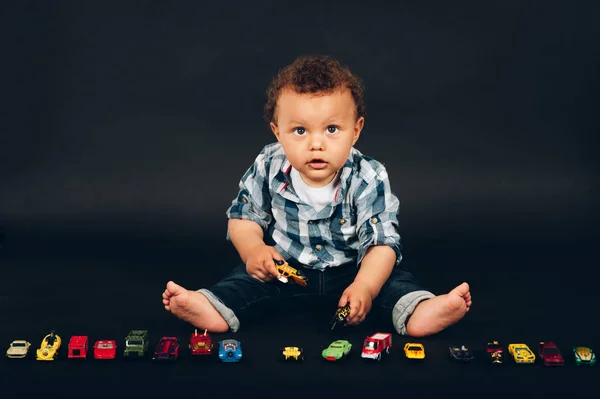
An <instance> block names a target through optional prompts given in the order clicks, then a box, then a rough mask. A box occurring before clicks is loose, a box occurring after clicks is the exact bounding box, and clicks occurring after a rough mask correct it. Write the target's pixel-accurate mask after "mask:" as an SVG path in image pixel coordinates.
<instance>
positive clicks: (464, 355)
mask: <svg viewBox="0 0 600 399" xmlns="http://www.w3.org/2000/svg"><path fill="white" fill-rule="evenodd" d="M448 350H449V351H450V357H451V358H452V359H454V360H458V361H461V362H468V361H471V360H473V358H474V357H475V356H473V352H471V350H470V349H469V348H468V347H467V346H466V345H452V346H450V347H449V348H448Z"/></svg>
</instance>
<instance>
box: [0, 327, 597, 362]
mask: <svg viewBox="0 0 600 399" xmlns="http://www.w3.org/2000/svg"><path fill="white" fill-rule="evenodd" d="M88 342H89V339H88V337H87V336H72V337H71V339H70V340H69V344H68V358H69V359H86V358H87V356H88V349H89V348H88ZM148 342H149V341H148V330H131V331H130V332H129V334H128V335H127V336H126V338H125V348H124V349H123V357H124V358H131V357H134V358H143V357H145V356H146V352H147V349H148ZM61 343H62V340H61V337H60V336H59V335H57V334H56V333H55V332H54V331H52V332H50V334H48V335H46V336H45V337H44V338H43V340H42V343H41V345H40V348H39V349H37V350H36V359H37V360H54V359H56V357H57V356H58V350H59V349H60V347H61ZM30 346H31V344H30V343H29V342H27V341H25V340H16V341H13V342H12V343H11V345H10V347H9V348H8V350H7V352H6V355H7V356H8V357H9V358H24V357H26V356H27V354H28V352H29V348H30ZM180 346H181V345H180V342H179V339H178V338H177V337H167V336H165V337H162V338H161V339H160V340H159V343H158V345H157V346H156V349H155V351H154V353H153V355H152V359H153V360H176V359H177V358H178V356H179V350H180ZM188 347H189V350H190V353H191V354H192V355H193V356H203V355H210V354H212V353H213V343H212V341H211V338H210V335H208V333H207V332H206V331H204V333H203V334H199V333H198V331H197V330H195V331H194V333H192V334H191V335H190V340H189V344H188ZM391 349H392V334H390V333H383V332H378V333H375V334H373V335H371V336H368V337H366V338H365V340H364V342H363V346H362V350H361V357H362V358H363V359H372V360H376V361H380V360H381V359H382V358H383V357H384V356H387V355H390V354H391ZM403 349H404V355H405V357H406V358H407V359H413V360H422V359H425V347H424V346H423V344H421V343H418V342H407V343H405V344H404V348H403ZM351 350H352V344H351V343H350V342H349V341H347V340H336V341H333V342H332V343H331V344H329V346H327V347H326V348H325V349H323V350H322V352H321V357H322V359H323V360H325V361H328V362H337V361H340V360H343V359H345V358H347V357H348V355H349V354H350V352H351ZM448 351H449V355H450V358H451V359H454V360H456V361H460V362H469V361H471V360H473V359H474V358H475V356H474V354H473V352H472V351H471V349H470V348H469V347H468V346H467V345H464V344H463V345H451V346H449V347H448ZM485 353H486V354H487V355H488V356H489V359H490V360H491V363H492V364H495V365H498V364H502V363H503V362H504V350H503V348H502V346H501V345H500V343H499V342H498V341H489V342H488V343H487V344H486V345H485ZM508 354H509V355H510V356H511V357H512V359H513V360H514V362H515V363H517V364H531V363H535V361H536V354H535V353H534V352H533V351H532V350H531V349H530V348H529V347H528V346H527V345H526V344H522V343H512V344H509V345H508ZM537 355H538V356H539V358H540V359H541V360H542V362H543V364H544V365H546V366H562V365H563V364H564V358H563V356H562V354H561V352H560V350H559V348H558V347H557V346H556V344H554V343H553V342H540V343H539V344H538V351H537ZM93 356H94V358H95V359H114V358H116V356H117V343H116V341H115V340H98V341H96V342H95V344H94V346H93ZM573 356H574V359H575V364H577V365H590V366H593V365H594V364H595V363H596V356H595V354H594V352H593V350H592V349H591V348H589V347H587V346H574V347H573ZM218 357H219V359H220V360H221V361H223V362H239V361H240V360H241V359H242V345H241V342H239V341H237V340H235V339H225V340H222V341H220V342H219V347H218ZM279 358H280V359H281V360H284V361H303V360H304V350H303V349H302V348H301V347H297V346H286V347H284V348H282V349H281V350H280V352H279Z"/></svg>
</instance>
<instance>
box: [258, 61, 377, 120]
mask: <svg viewBox="0 0 600 399" xmlns="http://www.w3.org/2000/svg"><path fill="white" fill-rule="evenodd" d="M288 88H291V89H293V90H294V91H295V92H296V93H324V94H327V93H331V92H333V91H334V90H337V89H340V88H347V89H349V90H350V93H351V94H352V98H353V99H354V103H355V104H356V118H357V119H358V118H360V117H361V116H363V117H364V116H365V114H366V110H365V99H364V88H363V85H362V82H361V81H360V79H359V78H358V77H357V76H356V75H354V74H353V73H352V72H350V69H348V67H346V66H344V65H342V64H340V62H339V61H338V60H336V59H334V58H332V57H329V56H324V55H320V56H319V55H316V56H315V55H305V56H300V57H298V58H296V59H295V60H294V62H292V63H291V64H289V65H288V66H286V67H284V68H283V69H281V70H280V71H279V73H278V74H277V75H276V76H275V77H273V80H272V81H271V84H270V85H269V87H268V88H267V103H266V104H265V109H264V115H263V117H264V119H265V120H266V121H267V122H269V123H270V122H274V123H276V121H275V109H276V108H277V99H278V98H279V94H280V93H281V91H282V90H284V89H288Z"/></svg>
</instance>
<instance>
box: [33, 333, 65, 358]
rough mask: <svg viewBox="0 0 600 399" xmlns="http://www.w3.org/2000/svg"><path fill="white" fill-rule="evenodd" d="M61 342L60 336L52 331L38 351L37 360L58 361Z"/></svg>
mask: <svg viewBox="0 0 600 399" xmlns="http://www.w3.org/2000/svg"><path fill="white" fill-rule="evenodd" d="M61 342H62V340H61V338H60V336H59V335H58V334H56V333H55V332H54V331H51V332H50V334H48V335H46V336H45V337H44V339H43V340H42V344H41V345H40V348H39V349H38V350H37V351H36V359H37V360H46V361H51V360H54V359H56V357H57V356H58V350H59V349H60V344H61Z"/></svg>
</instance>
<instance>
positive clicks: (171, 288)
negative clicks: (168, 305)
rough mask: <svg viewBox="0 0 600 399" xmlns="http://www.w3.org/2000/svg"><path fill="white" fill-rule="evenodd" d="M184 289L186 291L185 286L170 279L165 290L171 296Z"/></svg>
mask: <svg viewBox="0 0 600 399" xmlns="http://www.w3.org/2000/svg"><path fill="white" fill-rule="evenodd" d="M183 291H185V288H183V287H182V286H180V285H179V284H176V283H174V282H173V281H169V282H168V283H167V289H166V291H165V292H166V293H167V295H169V296H175V295H179V294H181V293H182V292H183Z"/></svg>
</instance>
